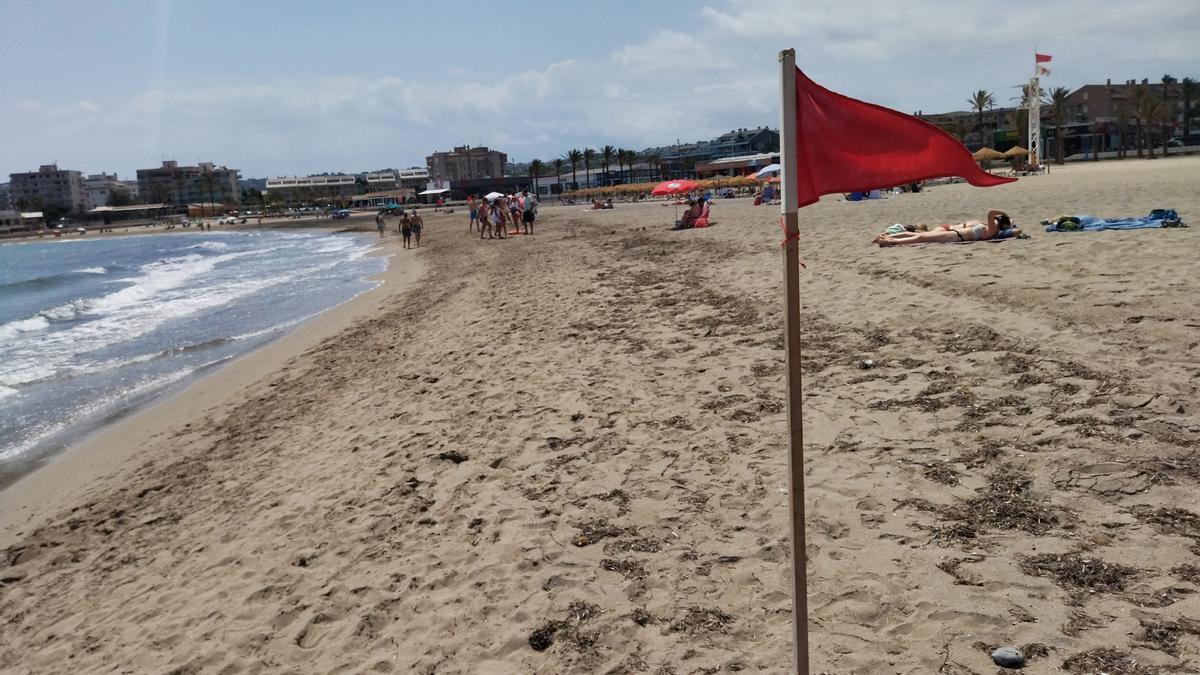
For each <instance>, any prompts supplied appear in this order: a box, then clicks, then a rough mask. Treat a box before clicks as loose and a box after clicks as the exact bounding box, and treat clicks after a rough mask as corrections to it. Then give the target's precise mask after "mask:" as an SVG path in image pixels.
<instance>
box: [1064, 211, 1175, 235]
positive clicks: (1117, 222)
mask: <svg viewBox="0 0 1200 675" xmlns="http://www.w3.org/2000/svg"><path fill="white" fill-rule="evenodd" d="M1042 224H1044V225H1045V226H1046V231H1047V232H1100V231H1103V230H1143V229H1156V228H1161V227H1187V226H1186V225H1184V224H1183V221H1181V220H1180V219H1179V214H1178V213H1176V212H1175V209H1154V210H1153V211H1151V212H1150V215H1148V216H1146V217H1144V218H1097V217H1096V216H1082V215H1081V216H1063V217H1061V218H1056V219H1055V220H1053V221H1048V220H1043V221H1042Z"/></svg>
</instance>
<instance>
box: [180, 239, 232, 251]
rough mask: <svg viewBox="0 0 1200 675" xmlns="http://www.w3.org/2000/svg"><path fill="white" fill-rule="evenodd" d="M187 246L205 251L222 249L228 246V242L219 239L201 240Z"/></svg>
mask: <svg viewBox="0 0 1200 675" xmlns="http://www.w3.org/2000/svg"><path fill="white" fill-rule="evenodd" d="M188 248H198V249H202V250H205V251H224V250H225V249H227V248H229V244H226V243H224V242H220V241H202V242H200V243H199V244H195V245H193V246H189V247H188Z"/></svg>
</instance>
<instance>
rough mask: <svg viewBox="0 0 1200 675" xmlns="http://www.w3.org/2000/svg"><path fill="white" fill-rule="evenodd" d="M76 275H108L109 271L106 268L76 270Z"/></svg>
mask: <svg viewBox="0 0 1200 675" xmlns="http://www.w3.org/2000/svg"><path fill="white" fill-rule="evenodd" d="M75 274H108V270H107V269H106V268H104V267H85V268H83V269H81V270H75Z"/></svg>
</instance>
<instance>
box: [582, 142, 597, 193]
mask: <svg viewBox="0 0 1200 675" xmlns="http://www.w3.org/2000/svg"><path fill="white" fill-rule="evenodd" d="M595 159H596V151H595V150H593V149H591V148H584V149H583V172H584V176H585V178H584V180H585V181H587V185H588V187H591V186H592V161H593V160H595Z"/></svg>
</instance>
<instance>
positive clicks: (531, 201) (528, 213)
mask: <svg viewBox="0 0 1200 675" xmlns="http://www.w3.org/2000/svg"><path fill="white" fill-rule="evenodd" d="M521 197H522V198H523V199H524V200H525V204H524V209H523V210H522V212H521V222H523V223H524V224H525V234H533V220H534V218H537V199H536V198H535V197H534V196H533V195H531V194H529V190H522V191H521Z"/></svg>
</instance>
